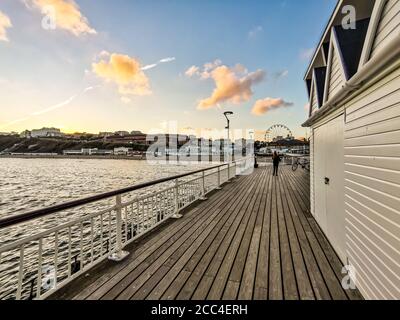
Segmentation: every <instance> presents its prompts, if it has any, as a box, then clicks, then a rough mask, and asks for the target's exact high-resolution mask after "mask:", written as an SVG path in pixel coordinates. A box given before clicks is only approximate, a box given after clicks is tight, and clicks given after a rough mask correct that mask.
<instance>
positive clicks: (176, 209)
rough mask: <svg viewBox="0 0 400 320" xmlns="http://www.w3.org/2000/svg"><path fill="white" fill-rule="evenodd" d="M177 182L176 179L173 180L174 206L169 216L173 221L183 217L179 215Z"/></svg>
mask: <svg viewBox="0 0 400 320" xmlns="http://www.w3.org/2000/svg"><path fill="white" fill-rule="evenodd" d="M178 188H179V181H178V179H175V186H174V202H175V203H174V204H175V209H174V214H173V215H172V216H171V218H173V219H180V218H182V217H183V216H182V215H181V214H179V189H178Z"/></svg>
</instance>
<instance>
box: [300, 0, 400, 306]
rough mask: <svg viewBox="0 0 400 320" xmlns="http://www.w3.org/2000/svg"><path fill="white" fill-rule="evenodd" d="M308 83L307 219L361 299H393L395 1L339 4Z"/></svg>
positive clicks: (397, 85) (398, 255) (398, 64)
mask: <svg viewBox="0 0 400 320" xmlns="http://www.w3.org/2000/svg"><path fill="white" fill-rule="evenodd" d="M346 5H351V6H354V7H355V11H356V13H357V21H356V23H355V25H354V28H353V27H352V26H351V25H350V26H349V25H346V24H344V22H343V21H347V20H346V19H345V18H346V17H345V15H346V13H343V12H347V11H346V10H343V8H344V6H346ZM305 81H306V84H307V88H308V93H309V97H310V113H309V119H308V120H307V121H306V122H305V124H304V126H307V127H311V146H310V148H311V181H310V182H311V183H310V184H311V204H310V205H311V213H312V215H313V216H314V217H315V218H316V220H317V222H318V223H319V225H320V227H321V228H322V230H323V232H324V233H325V235H326V236H327V237H328V239H329V241H330V243H331V244H332V246H333V247H334V249H335V251H336V252H337V254H338V255H339V257H340V259H341V261H342V263H343V264H345V265H346V266H347V268H350V269H351V273H350V275H351V277H353V278H354V280H355V282H356V283H357V286H358V288H359V290H360V292H361V293H362V295H363V296H364V298H366V299H400V278H399V275H400V251H399V250H400V211H399V209H400V175H399V172H400V171H399V170H400V148H399V141H400V135H399V132H400V1H399V0H376V1H348V0H346V1H339V3H338V5H337V7H336V9H335V12H334V14H333V15H332V17H331V19H330V21H329V24H328V26H327V28H326V29H325V32H324V33H323V36H322V38H321V40H320V42H319V45H318V47H317V50H316V51H315V54H314V56H313V58H312V61H311V64H310V66H309V68H308V70H307V73H306V75H305Z"/></svg>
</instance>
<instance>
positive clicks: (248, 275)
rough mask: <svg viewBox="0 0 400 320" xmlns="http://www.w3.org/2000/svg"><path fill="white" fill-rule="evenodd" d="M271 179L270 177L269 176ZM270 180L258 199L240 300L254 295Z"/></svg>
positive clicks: (264, 182) (264, 180) (266, 180)
mask: <svg viewBox="0 0 400 320" xmlns="http://www.w3.org/2000/svg"><path fill="white" fill-rule="evenodd" d="M268 178H270V175H268ZM267 182H268V179H267V178H266V177H265V178H263V179H262V180H261V185H262V190H261V193H260V195H259V197H258V198H257V201H258V208H257V212H258V213H257V220H256V223H255V226H254V231H253V236H252V239H251V242H250V247H249V251H248V254H247V260H246V265H245V268H244V271H243V276H242V280H241V284H240V289H239V299H240V300H251V299H252V298H253V294H254V284H255V276H256V271H257V261H258V253H259V248H260V241H261V233H262V223H263V218H264V205H263V203H264V202H263V199H264V198H265V190H266V189H267V188H268V183H267Z"/></svg>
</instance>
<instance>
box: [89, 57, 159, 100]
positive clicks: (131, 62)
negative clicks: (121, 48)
mask: <svg viewBox="0 0 400 320" xmlns="http://www.w3.org/2000/svg"><path fill="white" fill-rule="evenodd" d="M92 70H93V72H94V73H95V74H96V75H97V76H98V77H100V78H102V79H104V80H106V81H107V82H113V83H115V84H116V85H117V86H118V91H119V93H120V94H122V95H138V96H145V95H150V94H151V93H152V92H151V89H150V82H149V79H148V78H147V76H146V75H145V74H144V72H143V70H142V66H141V65H140V62H139V61H138V60H136V59H135V58H131V57H129V56H127V55H122V54H117V53H113V54H111V55H110V56H109V57H108V59H107V60H104V59H102V60H101V61H100V62H98V63H93V64H92Z"/></svg>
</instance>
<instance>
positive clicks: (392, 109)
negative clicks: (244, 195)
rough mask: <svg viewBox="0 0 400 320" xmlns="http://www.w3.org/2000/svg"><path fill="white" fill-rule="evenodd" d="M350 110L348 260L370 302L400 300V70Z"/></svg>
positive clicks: (348, 106)
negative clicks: (375, 300)
mask: <svg viewBox="0 0 400 320" xmlns="http://www.w3.org/2000/svg"><path fill="white" fill-rule="evenodd" d="M398 2H399V1H389V2H388V5H387V6H390V5H393V4H394V5H395V6H392V7H396V5H397V4H396V3H398ZM387 11H390V10H387ZM387 14H388V13H387ZM345 109H346V125H345V212H346V245H347V249H346V250H347V256H348V258H349V262H350V264H351V265H353V266H354V268H355V274H356V282H357V285H358V288H359V289H360V291H361V293H362V294H363V296H364V297H365V298H367V299H400V69H397V70H395V71H394V72H392V73H391V74H389V75H388V76H386V77H385V78H384V79H382V80H380V81H379V82H377V83H376V84H374V85H373V86H371V87H370V88H368V89H367V90H366V91H364V92H362V93H361V94H360V95H358V96H357V97H356V98H354V99H353V100H352V101H350V102H349V103H348V104H346V106H345Z"/></svg>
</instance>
